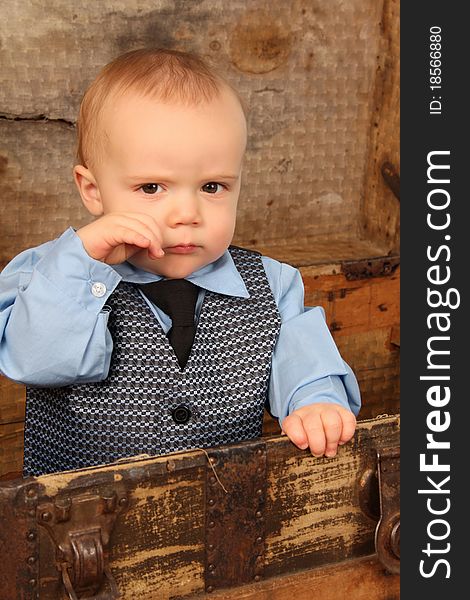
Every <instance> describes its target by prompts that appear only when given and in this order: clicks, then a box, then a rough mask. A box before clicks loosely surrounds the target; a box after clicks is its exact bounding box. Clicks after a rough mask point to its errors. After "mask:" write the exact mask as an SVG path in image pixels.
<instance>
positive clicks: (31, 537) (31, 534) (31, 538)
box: [26, 531, 36, 542]
mask: <svg viewBox="0 0 470 600" xmlns="http://www.w3.org/2000/svg"><path fill="white" fill-rule="evenodd" d="M26 538H27V539H28V540H29V541H30V542H34V540H35V539H36V532H35V531H30V532H29V533H28V535H27V536H26Z"/></svg>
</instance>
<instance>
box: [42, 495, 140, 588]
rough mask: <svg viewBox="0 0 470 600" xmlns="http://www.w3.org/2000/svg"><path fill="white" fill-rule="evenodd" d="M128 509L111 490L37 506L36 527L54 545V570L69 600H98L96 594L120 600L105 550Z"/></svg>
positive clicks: (63, 497) (63, 498)
mask: <svg viewBox="0 0 470 600" xmlns="http://www.w3.org/2000/svg"><path fill="white" fill-rule="evenodd" d="M127 505H128V498H127V497H126V496H125V495H123V494H119V497H118V493H117V492H116V491H115V490H112V491H110V492H109V493H103V494H101V495H97V494H82V495H78V496H75V497H71V496H62V497H57V498H55V500H54V501H51V502H45V503H43V504H41V505H40V506H38V508H37V520H38V523H39V525H41V526H42V527H44V528H45V529H46V530H47V532H48V534H49V536H50V537H51V539H52V541H53V542H54V545H55V548H56V561H57V569H58V570H59V572H60V573H61V575H62V582H63V584H64V588H65V590H66V592H67V594H68V596H69V598H70V600H78V599H79V598H80V596H81V595H83V594H84V595H85V596H86V598H87V599H88V600H93V598H96V600H98V594H99V599H100V600H105V599H106V600H113V599H114V598H118V597H119V591H118V588H117V585H116V582H115V580H114V577H113V575H112V573H111V570H110V568H109V564H108V546H109V538H110V535H111V531H112V529H113V526H114V523H115V521H116V517H117V516H118V514H119V513H120V512H122V511H123V510H124V509H125V508H126V507H127ZM106 582H107V585H106ZM105 588H107V591H104V589H105Z"/></svg>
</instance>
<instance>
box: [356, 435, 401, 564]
mask: <svg viewBox="0 0 470 600" xmlns="http://www.w3.org/2000/svg"><path fill="white" fill-rule="evenodd" d="M359 505H360V507H361V509H362V511H363V512H364V514H366V515H367V516H368V517H369V518H370V519H372V520H374V521H378V523H377V526H376V529H375V550H376V552H377V557H378V559H379V560H380V562H381V563H382V565H383V566H384V567H385V568H386V569H387V571H388V572H389V573H393V574H398V573H399V572H400V448H398V447H395V448H387V449H383V450H380V451H378V452H377V454H376V464H374V465H373V466H370V467H368V468H367V469H366V470H365V471H364V472H363V474H362V476H361V478H360V480H359Z"/></svg>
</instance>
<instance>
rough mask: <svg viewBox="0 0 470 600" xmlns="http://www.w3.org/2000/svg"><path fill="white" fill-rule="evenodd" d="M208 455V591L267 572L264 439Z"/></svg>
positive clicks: (214, 450) (221, 449)
mask: <svg viewBox="0 0 470 600" xmlns="http://www.w3.org/2000/svg"><path fill="white" fill-rule="evenodd" d="M208 454H209V460H210V464H209V465H208V466H207V477H206V561H205V588H206V592H209V593H210V592H213V591H214V590H215V589H217V588H220V587H230V586H235V585H240V584H242V583H249V582H253V581H259V580H260V579H262V577H263V570H264V559H265V537H266V533H265V502H266V444H265V443H264V442H263V441H262V440H260V441H258V442H249V443H247V444H239V445H237V446H234V447H225V448H224V447H222V448H215V449H211V450H209V451H208ZM212 467H213V468H212ZM213 469H214V470H215V473H214V470H213ZM216 475H217V476H216ZM222 486H223V487H222ZM223 488H225V490H226V491H225V490H224V489H223Z"/></svg>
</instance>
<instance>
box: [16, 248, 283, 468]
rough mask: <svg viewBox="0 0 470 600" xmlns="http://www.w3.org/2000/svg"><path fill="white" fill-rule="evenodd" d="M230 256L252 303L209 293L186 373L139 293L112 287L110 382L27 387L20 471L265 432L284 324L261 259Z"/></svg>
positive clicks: (242, 253) (236, 251) (237, 252)
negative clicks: (274, 358)
mask: <svg viewBox="0 0 470 600" xmlns="http://www.w3.org/2000/svg"><path fill="white" fill-rule="evenodd" d="M229 250H230V253H231V255H232V258H233V259H234V262H235V265H236V267H237V269H238V271H239V272H240V274H241V276H242V278H243V280H244V282H245V285H246V287H247V289H248V292H249V294H250V297H249V298H246V299H245V298H237V297H232V296H225V295H222V294H216V293H212V292H206V294H205V298H204V302H203V305H202V310H201V314H200V318H199V323H198V326H197V331H196V337H195V339H194V344H193V347H192V350H191V354H190V356H189V359H188V362H187V364H186V366H185V368H184V370H181V369H180V366H179V364H178V361H177V358H176V355H175V353H174V350H173V348H172V347H171V345H170V343H169V341H168V338H167V337H166V335H165V333H164V332H163V330H162V328H161V326H160V324H159V322H158V321H157V320H156V318H155V316H154V315H153V314H152V312H151V310H150V309H149V307H148V306H147V304H146V302H145V301H144V300H143V298H142V296H141V294H140V292H139V291H138V290H137V288H136V287H135V286H134V285H132V284H129V283H121V284H120V285H119V286H118V287H117V288H116V290H115V291H114V292H113V294H112V295H111V296H110V298H109V301H108V306H109V310H110V317H109V321H108V326H109V329H110V332H111V335H112V337H113V342H114V349H113V354H112V359H111V366H110V371H109V374H108V377H107V378H106V380H104V381H101V382H98V383H90V384H80V385H71V386H67V387H62V388H28V390H27V410H26V427H25V459H24V474H25V475H40V474H44V473H52V472H56V471H63V470H68V469H77V468H81V467H87V466H91V465H96V464H103V463H109V462H112V461H114V460H116V459H118V458H123V457H129V456H135V455H137V454H150V455H159V454H166V453H169V452H174V451H178V450H189V449H191V448H200V447H209V446H215V445H220V444H228V443H232V442H238V441H242V440H246V439H252V438H255V437H258V436H259V435H260V434H261V428H262V421H263V410H264V405H265V400H266V395H267V389H268V382H269V374H270V367H271V357H272V352H273V349H274V345H275V343H276V339H277V336H278V333H279V328H280V323H281V319H280V316H279V312H278V310H277V306H276V303H275V300H274V297H273V295H272V292H271V289H270V287H269V282H268V280H267V277H266V273H265V271H264V267H263V264H262V261H261V256H260V255H259V254H257V253H255V252H251V251H248V250H244V249H241V248H236V247H233V246H231V247H230V248H229Z"/></svg>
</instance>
